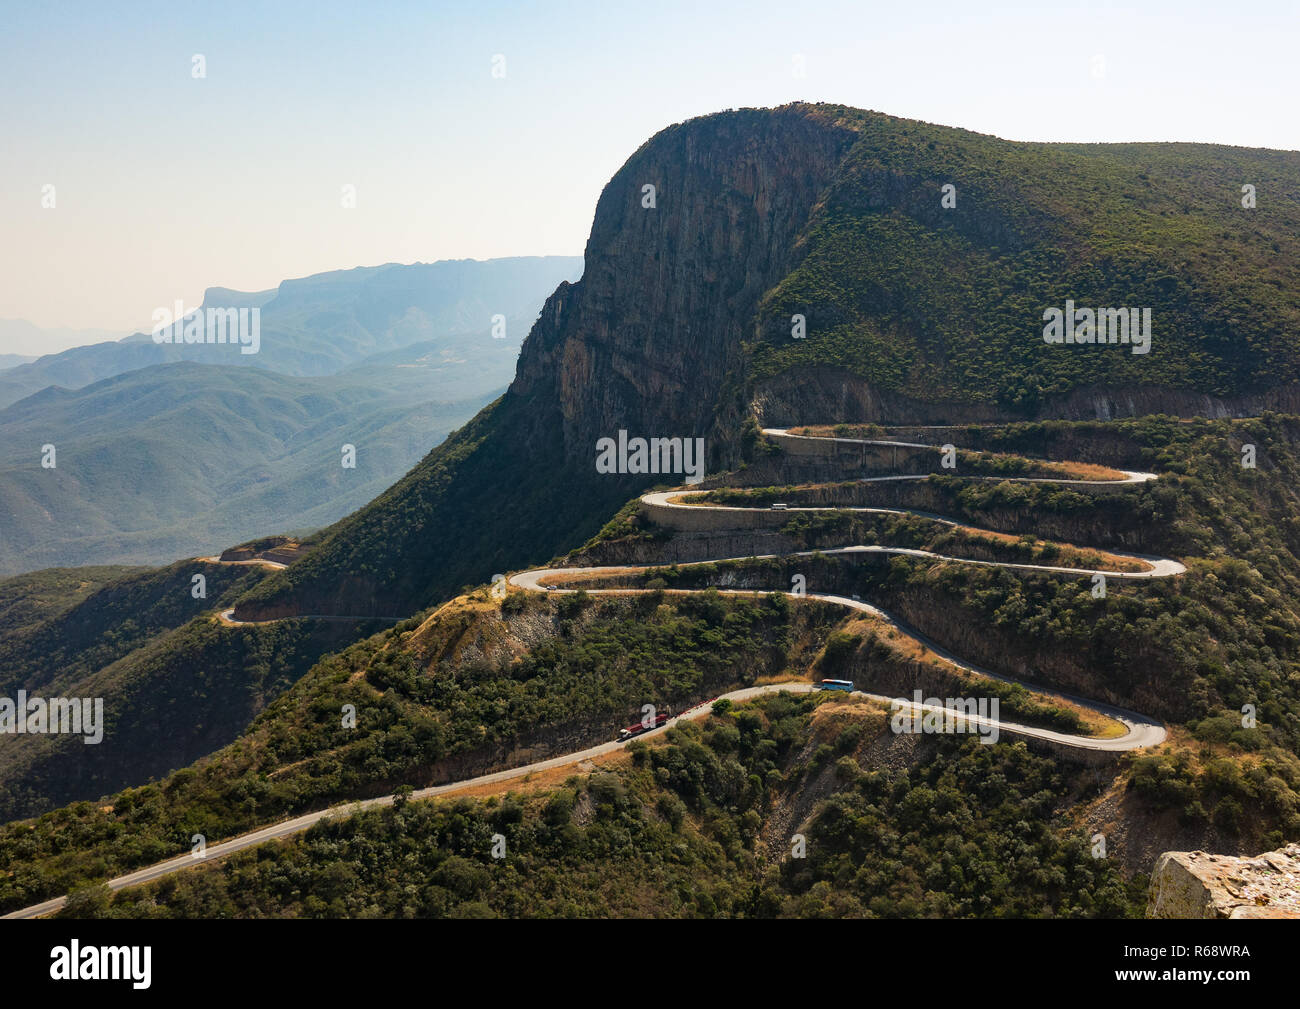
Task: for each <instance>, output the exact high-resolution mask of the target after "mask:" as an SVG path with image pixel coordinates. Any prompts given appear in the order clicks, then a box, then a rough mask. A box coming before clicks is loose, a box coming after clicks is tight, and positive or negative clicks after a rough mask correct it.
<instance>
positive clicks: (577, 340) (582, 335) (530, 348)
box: [508, 106, 857, 460]
mask: <svg viewBox="0 0 1300 1009" xmlns="http://www.w3.org/2000/svg"><path fill="white" fill-rule="evenodd" d="M856 139H857V134H856V133H855V132H854V131H852V130H849V129H846V128H843V127H840V126H836V125H835V124H834V123H833V122H832V121H831V119H830V117H829V115H827V114H824V113H819V112H818V111H817V110H816V109H815V108H813V107H808V106H803V107H790V108H783V109H778V110H776V111H772V112H768V111H757V110H749V111H742V112H736V113H729V114H723V115H718V116H710V117H708V118H705V119H699V120H693V121H691V122H689V123H685V124H682V125H679V126H673V127H670V128H669V129H667V130H664V131H663V132H662V133H660V134H658V135H657V136H655V137H654V138H652V139H651V140H650V141H648V142H647V143H646V144H645V145H644V146H642V147H641V149H640V150H638V151H637V152H636V153H635V154H634V155H632V157H631V158H629V159H628V161H627V164H625V165H624V166H623V168H622V169H620V170H619V172H618V174H617V175H615V176H614V178H613V179H612V180H611V181H610V183H609V185H608V186H606V188H605V191H604V193H603V194H602V195H601V198H600V202H599V203H598V204H597V206H596V216H595V221H594V223H593V225H592V231H591V238H590V240H589V241H588V242H587V249H586V270H585V272H584V274H583V277H582V279H581V280H580V281H579V282H578V283H576V284H572V285H569V284H566V285H562V286H561V287H560V289H559V290H558V291H556V293H555V295H554V296H553V297H552V298H551V299H550V300H549V301H548V302H547V304H546V307H545V309H544V310H543V312H542V316H541V319H540V320H539V321H538V323H537V324H536V326H534V328H533V330H532V332H531V333H530V334H529V336H528V339H527V340H526V341H525V343H524V345H523V349H522V351H521V354H520V359H519V368H518V373H517V376H516V378H515V381H514V384H513V385H512V386H511V387H510V392H509V396H508V398H509V399H510V400H520V401H528V402H531V403H533V404H536V405H537V406H539V407H540V406H541V405H542V404H555V405H556V406H557V407H558V411H559V417H560V420H561V423H562V425H563V434H564V444H565V451H566V454H568V455H570V456H571V457H574V458H582V459H584V460H585V459H590V458H594V454H595V442H596V439H598V438H601V437H605V436H614V435H616V434H617V432H618V430H619V429H620V428H623V429H626V430H627V431H628V432H629V436H633V435H642V436H647V437H649V436H656V437H677V436H680V437H687V436H690V437H704V436H708V435H709V434H710V431H711V428H712V424H713V417H714V411H715V406H716V404H717V401H718V396H719V393H720V391H721V390H722V388H723V385H724V380H725V378H726V375H727V373H728V371H729V370H730V369H732V368H734V367H735V366H736V364H737V360H738V354H739V352H740V341H741V338H742V337H744V336H747V335H749V332H748V328H749V327H750V326H752V322H753V318H754V315H755V311H756V308H757V305H758V301H759V299H760V298H761V297H762V296H763V294H764V293H765V292H767V290H768V289H769V288H771V287H772V286H773V285H774V284H775V283H776V282H777V281H778V280H779V279H780V278H781V277H782V276H784V275H785V274H786V273H788V272H789V270H790V269H791V268H792V266H793V265H794V263H795V262H796V261H797V259H798V257H799V255H800V248H799V246H798V243H797V241H796V240H797V238H798V235H799V233H800V230H801V229H802V228H803V227H804V225H805V224H806V223H807V221H808V218H809V215H810V214H811V212H812V210H813V207H814V206H815V204H816V202H817V200H818V199H819V197H820V196H821V195H822V194H823V193H824V191H825V190H826V188H827V186H828V185H829V184H830V182H831V180H832V178H833V176H834V174H835V171H836V169H837V167H838V165H839V163H840V160H841V159H842V157H843V155H844V153H845V151H846V150H847V149H848V148H849V146H850V145H851V144H852V143H853V142H854V140H856ZM645 186H653V187H654V204H655V205H654V207H653V208H650V207H646V206H644V205H643V204H644V202H645V201H646V198H647V197H646V194H645V192H644V189H643V187H645ZM706 447H711V446H706Z"/></svg>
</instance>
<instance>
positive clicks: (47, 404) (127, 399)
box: [0, 345, 513, 573]
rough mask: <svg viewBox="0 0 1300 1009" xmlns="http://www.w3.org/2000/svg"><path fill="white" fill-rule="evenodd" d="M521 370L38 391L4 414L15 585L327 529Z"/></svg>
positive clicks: (203, 371)
mask: <svg viewBox="0 0 1300 1009" xmlns="http://www.w3.org/2000/svg"><path fill="white" fill-rule="evenodd" d="M512 358H513V354H512V353H511V352H510V350H509V349H508V348H505V347H501V346H500V345H498V347H496V348H494V357H493V359H492V360H489V361H484V362H483V363H482V364H481V365H480V366H479V367H477V368H470V369H467V370H468V371H469V374H466V375H464V376H461V375H460V374H459V371H458V366H456V365H451V366H450V368H449V369H447V370H444V371H443V373H441V374H439V373H438V372H437V371H435V370H433V369H429V368H420V367H405V366H403V365H400V364H390V365H388V366H386V367H380V366H375V367H374V368H372V369H371V370H370V371H369V372H368V373H366V374H356V375H348V376H327V377H323V378H291V377H289V376H285V375H277V374H274V373H272V372H268V371H264V370H262V369H239V368H231V367H221V366H217V365H200V364H191V363H178V364H170V365H157V366H154V367H149V368H144V369H141V370H139V371H134V372H129V373H127V374H125V375H119V376H117V377H115V378H111V379H106V380H105V381H103V382H98V383H95V384H94V385H91V386H88V387H86V388H84V389H79V390H76V391H75V392H68V391H65V390H61V389H50V390H47V391H45V392H42V393H38V394H37V395H35V396H31V397H29V398H28V399H25V400H23V401H22V402H20V403H16V404H14V405H13V406H11V407H9V408H8V409H6V410H0V446H2V447H0V573H4V572H17V571H22V570H27V569H32V568H37V567H44V566H49V565H57V564H77V563H83V562H88V561H93V562H103V563H157V562H160V561H165V560H169V559H171V558H174V557H176V556H186V555H191V556H192V555H196V554H202V555H207V554H212V553H218V552H220V551H221V550H222V549H223V548H224V547H227V546H229V545H231V544H232V543H236V542H240V541H243V540H247V539H251V538H252V537H254V536H258V535H262V534H267V533H276V532H285V531H288V530H292V529H303V528H308V527H317V526H321V525H326V524H328V523H330V522H332V521H335V520H336V519H338V518H339V517H340V516H342V515H346V514H347V513H348V512H350V511H352V510H353V509H355V508H357V507H360V506H361V505H363V504H364V503H365V502H367V501H369V500H371V499H372V498H374V497H375V496H376V495H377V494H379V493H381V492H382V491H383V490H384V488H385V487H387V486H388V485H389V484H391V483H392V482H393V480H395V479H396V478H397V477H399V476H400V475H401V474H402V473H404V472H405V471H406V470H407V469H408V468H410V466H411V465H412V464H413V463H415V462H416V461H417V460H418V459H419V458H420V457H421V456H422V455H423V454H424V453H425V452H427V451H428V448H429V446H430V445H435V444H437V443H438V442H439V441H441V440H442V438H444V437H445V436H446V434H447V432H448V431H450V430H451V429H453V428H454V427H456V426H457V425H458V424H461V423H463V422H464V421H465V419H466V418H467V417H469V416H471V415H472V414H473V413H474V411H475V410H477V409H478V408H479V407H480V406H482V405H483V403H484V402H485V401H486V400H487V398H488V396H489V394H490V393H492V392H493V391H495V389H499V388H500V386H499V385H496V386H495V387H494V386H493V385H491V384H489V383H492V382H497V383H499V382H500V381H501V378H502V375H503V374H508V370H509V368H510V366H511V360H512ZM448 372H449V373H448ZM444 395H445V396H449V397H450V396H456V397H460V396H463V397H465V399H462V400H460V401H455V402H443V401H439V398H438V397H439V396H444ZM47 444H50V445H54V446H55V451H56V455H55V463H56V465H55V466H54V467H53V468H50V469H47V468H44V467H43V466H42V465H41V461H42V455H43V446H44V445H47ZM344 444H351V445H353V446H355V448H356V466H355V468H353V469H344V468H343V466H342V451H341V449H342V446H343V445H344ZM164 489H165V491H164Z"/></svg>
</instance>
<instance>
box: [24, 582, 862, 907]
mask: <svg viewBox="0 0 1300 1009" xmlns="http://www.w3.org/2000/svg"><path fill="white" fill-rule="evenodd" d="M552 606H553V607H554V611H553V613H551V614H550V616H551V619H552V623H553V635H552V636H551V637H549V638H548V639H547V640H545V641H543V642H541V643H538V644H537V645H536V646H535V647H534V648H532V649H531V650H530V651H529V653H528V654H527V655H525V656H524V657H523V658H522V659H520V660H515V659H514V658H513V657H512V655H513V653H512V652H511V650H510V649H508V648H505V649H503V650H502V651H501V653H500V655H499V657H489V656H488V655H485V654H484V655H480V656H479V657H475V658H469V657H461V658H454V657H453V656H452V655H450V654H447V655H442V653H441V652H439V651H438V650H437V647H436V646H435V645H434V644H431V641H432V640H433V639H434V638H437V639H438V640H442V639H444V638H445V639H447V640H448V641H455V640H460V639H461V638H462V637H464V636H466V635H468V636H469V637H477V636H479V635H487V636H491V635H495V634H500V633H503V632H504V633H508V627H506V628H503V627H502V626H501V624H500V621H499V618H498V617H497V616H496V615H495V611H493V610H487V611H486V612H484V613H478V614H477V615H474V614H471V613H469V612H465V611H461V612H449V613H447V614H446V615H445V616H442V617H438V618H435V620H434V621H432V622H431V623H432V625H433V626H430V627H427V628H425V629H424V630H423V631H422V632H421V631H415V630H412V629H409V628H408V629H405V630H400V631H399V630H397V629H392V630H390V631H386V632H384V633H382V634H379V635H376V636H375V637H372V638H369V639H367V640H365V641H362V642H359V643H357V644H355V645H353V646H351V647H350V648H348V649H346V650H344V651H342V652H340V653H338V654H335V655H329V656H327V657H325V658H324V659H322V660H321V661H320V662H318V663H317V664H316V666H315V667H314V668H313V669H312V670H311V672H310V673H308V674H307V675H306V676H304V677H303V678H302V679H301V680H300V681H299V682H297V683H296V684H295V685H294V686H293V687H292V688H291V689H289V690H288V692H287V693H286V694H285V695H284V696H283V697H281V698H279V699H278V700H276V701H275V702H273V703H272V704H270V705H269V707H267V709H266V710H265V711H264V712H263V713H262V714H261V715H260V716H259V717H258V718H257V719H256V720H255V721H254V722H253V724H252V725H251V726H250V727H249V728H248V730H247V732H245V734H244V735H243V737H242V738H241V739H240V740H238V741H237V742H235V743H233V744H231V745H229V746H227V747H226V748H225V749H223V750H220V751H218V752H217V753H215V754H213V755H212V757H211V758H210V759H207V760H204V761H202V762H200V763H198V764H197V765H196V766H195V767H192V768H186V769H184V770H180V771H177V772H175V773H174V774H171V775H170V776H169V777H168V778H166V779H165V780H164V781H162V782H160V783H159V784H150V785H144V786H142V787H139V788H132V789H128V790H126V791H125V792H122V793H120V794H118V795H116V796H112V797H110V798H109V799H107V800H106V801H105V802H104V803H102V804H97V803H90V802H81V803H75V804H73V805H72V806H69V807H65V808H63V809H60V810H56V811H54V812H52V813H47V814H45V815H44V816H41V817H39V818H37V819H36V820H35V821H32V822H30V823H27V824H23V823H16V824H11V825H9V826H7V827H3V828H0V907H10V908H11V907H16V906H22V905H23V904H26V903H30V902H31V901H34V900H36V899H38V898H40V897H43V896H49V895H51V894H55V893H63V892H66V891H67V890H68V889H69V888H70V887H72V886H74V885H77V884H79V883H81V882H85V881H89V880H93V879H94V878H96V877H97V876H112V875H116V874H117V873H119V872H121V871H125V870H128V869H130V868H134V867H138V866H141V865H147V864H149V863H150V862H152V861H155V860H158V859H160V858H163V857H165V856H167V855H169V854H174V853H175V852H176V851H179V850H183V849H184V848H186V847H187V845H188V838H189V837H190V836H191V835H192V834H194V833H196V832H197V833H202V834H204V836H206V837H207V838H208V840H209V842H215V841H217V840H219V839H220V838H223V837H229V836H232V835H234V834H237V833H239V832H241V831H244V830H248V829H250V828H252V827H254V826H257V825H258V824H261V823H264V822H266V821H267V820H268V819H274V818H277V817H280V816H285V815H289V814H291V813H295V812H300V811H304V810H307V809H313V808H320V807H322V806H325V805H328V804H330V803H332V802H336V801H340V800H343V799H348V798H356V797H366V796H371V795H378V794H384V793H385V792H386V791H388V790H390V789H392V788H394V787H397V786H398V785H400V784H417V785H424V784H431V783H434V782H437V781H443V780H448V779H450V780H457V779H459V778H463V777H466V776H468V775H470V774H473V773H479V772H485V771H488V770H491V769H494V768H498V767H501V766H503V756H504V754H506V753H509V752H512V751H515V750H519V749H521V748H522V749H523V750H525V751H527V752H532V753H536V754H544V753H547V752H552V753H567V752H571V751H572V750H575V749H580V748H581V747H582V746H584V745H591V744H592V743H595V742H600V741H603V740H606V739H609V738H611V737H612V736H613V735H614V734H615V731H616V730H617V729H618V728H619V727H621V726H623V725H626V724H628V722H630V721H633V720H635V718H637V717H639V712H640V707H641V705H642V704H646V703H653V704H655V705H657V706H658V707H659V708H660V710H671V709H672V708H673V707H674V706H677V707H680V706H682V705H685V704H688V703H691V702H694V701H700V700H704V699H707V698H708V697H710V696H712V695H713V694H716V693H719V692H721V691H722V690H724V689H728V688H731V687H733V686H736V685H740V684H747V683H752V682H753V681H754V679H755V678H757V677H758V676H760V675H764V674H768V675H770V674H775V673H779V672H782V671H783V670H784V669H785V668H786V666H787V664H788V663H791V662H798V661H800V660H799V658H798V656H799V655H801V654H802V653H803V651H804V650H805V649H811V651H812V654H815V652H816V649H817V648H818V647H819V646H820V635H821V634H824V633H825V631H826V630H828V629H829V627H830V626H831V625H833V623H834V622H835V621H836V620H838V618H839V614H838V613H836V612H834V611H833V610H831V609H829V608H826V607H822V606H820V605H815V604H812V605H807V606H801V607H793V606H791V605H790V604H789V603H788V601H787V600H786V599H785V597H783V596H773V597H770V598H767V599H757V600H755V599H748V598H731V597H726V596H722V595H720V594H718V593H703V594H700V595H698V596H689V597H673V598H672V599H671V600H668V599H664V600H659V599H656V598H654V597H653V596H644V597H637V598H626V597H624V598H602V599H601V600H600V601H599V602H595V601H592V600H588V599H584V598H583V597H582V596H581V595H578V594H575V595H568V596H561V597H558V599H552V598H547V597H537V598H535V599H532V600H529V608H530V610H531V611H532V613H531V616H535V615H536V614H537V613H538V612H545V611H548V610H550V609H551V607H552ZM539 608H540V609H539ZM517 619H520V620H522V621H524V623H525V624H528V623H530V619H531V617H530V615H529V614H521V615H520V617H519V618H517ZM211 626H212V629H213V632H214V633H222V634H226V635H228V636H229V629H228V628H219V627H216V625H211ZM292 626H293V625H292V622H291V623H289V624H288V625H278V624H277V625H271V628H280V633H281V635H288V634H289V633H290V631H289V629H290V628H291V627H292ZM235 637H236V639H237V636H235ZM285 644H286V642H285V641H283V640H281V641H280V642H275V641H272V640H267V641H265V642H263V643H262V647H263V648H264V654H265V655H266V656H268V657H269V656H277V657H282V656H283V655H284V649H285ZM232 647H233V646H232ZM447 647H448V648H450V647H451V646H450V645H448V646H447ZM430 649H433V650H434V653H435V654H427V653H428V652H429V650H430ZM440 655H442V657H439V656H440ZM420 656H424V657H423V658H421V657H420ZM358 673H361V674H362V675H360V676H358V675H357V674H358ZM345 704H352V705H354V706H355V708H356V728H355V729H350V728H345V727H344V725H343V719H342V718H341V713H342V711H343V706H344V705H345ZM191 759H193V758H191ZM533 759H537V758H533Z"/></svg>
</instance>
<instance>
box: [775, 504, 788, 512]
mask: <svg viewBox="0 0 1300 1009" xmlns="http://www.w3.org/2000/svg"><path fill="white" fill-rule="evenodd" d="M789 507H790V506H789V505H788V504H786V503H785V502H783V501H777V502H775V503H774V504H773V505H772V511H774V512H783V511H786V510H788V509H789Z"/></svg>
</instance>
